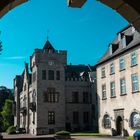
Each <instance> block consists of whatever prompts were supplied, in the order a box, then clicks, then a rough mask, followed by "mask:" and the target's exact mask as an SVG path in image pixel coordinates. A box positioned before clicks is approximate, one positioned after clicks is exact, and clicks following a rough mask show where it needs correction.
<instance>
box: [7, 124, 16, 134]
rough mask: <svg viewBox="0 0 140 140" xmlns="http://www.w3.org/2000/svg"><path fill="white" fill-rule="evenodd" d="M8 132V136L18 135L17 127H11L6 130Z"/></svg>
mask: <svg viewBox="0 0 140 140" xmlns="http://www.w3.org/2000/svg"><path fill="white" fill-rule="evenodd" d="M6 132H7V133H8V134H15V133H16V127H15V126H10V127H9V128H8V129H7V130H6Z"/></svg>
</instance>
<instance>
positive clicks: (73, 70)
mask: <svg viewBox="0 0 140 140" xmlns="http://www.w3.org/2000/svg"><path fill="white" fill-rule="evenodd" d="M90 68H91V70H92V71H95V70H96V69H95V66H90ZM81 72H85V74H86V76H88V72H90V69H89V67H88V66H87V65H67V66H66V67H65V76H66V77H67V78H69V77H70V78H72V77H75V78H79V77H80V73H81Z"/></svg>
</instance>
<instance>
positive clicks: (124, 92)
mask: <svg viewBox="0 0 140 140" xmlns="http://www.w3.org/2000/svg"><path fill="white" fill-rule="evenodd" d="M120 91H121V95H124V94H126V84H125V79H124V78H123V79H121V80H120Z"/></svg>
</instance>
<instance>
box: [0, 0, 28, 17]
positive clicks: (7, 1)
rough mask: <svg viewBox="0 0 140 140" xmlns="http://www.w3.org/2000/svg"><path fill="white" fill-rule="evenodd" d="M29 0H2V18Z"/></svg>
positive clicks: (0, 13)
mask: <svg viewBox="0 0 140 140" xmlns="http://www.w3.org/2000/svg"><path fill="white" fill-rule="evenodd" d="M27 1H28V0H0V18H2V17H3V16H4V15H5V14H6V13H7V12H8V11H10V10H12V9H13V8H15V7H16V6H18V5H20V4H22V3H24V2H27Z"/></svg>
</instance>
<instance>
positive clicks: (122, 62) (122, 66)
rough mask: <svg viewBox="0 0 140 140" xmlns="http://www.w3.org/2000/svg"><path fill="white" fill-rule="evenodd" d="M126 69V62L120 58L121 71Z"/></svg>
mask: <svg viewBox="0 0 140 140" xmlns="http://www.w3.org/2000/svg"><path fill="white" fill-rule="evenodd" d="M124 69H125V60H124V58H123V57H122V58H120V70H124Z"/></svg>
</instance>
